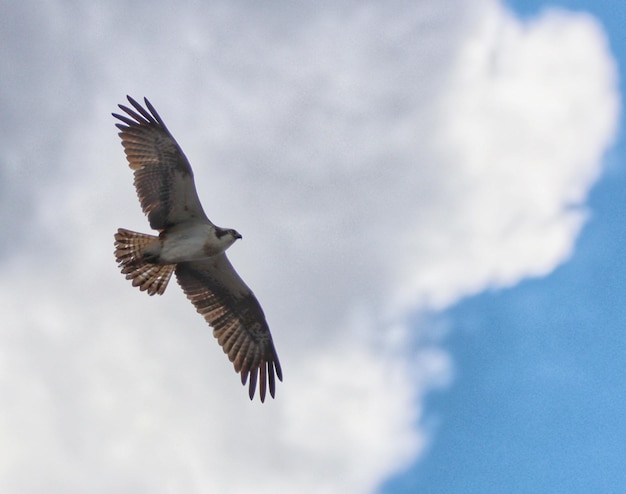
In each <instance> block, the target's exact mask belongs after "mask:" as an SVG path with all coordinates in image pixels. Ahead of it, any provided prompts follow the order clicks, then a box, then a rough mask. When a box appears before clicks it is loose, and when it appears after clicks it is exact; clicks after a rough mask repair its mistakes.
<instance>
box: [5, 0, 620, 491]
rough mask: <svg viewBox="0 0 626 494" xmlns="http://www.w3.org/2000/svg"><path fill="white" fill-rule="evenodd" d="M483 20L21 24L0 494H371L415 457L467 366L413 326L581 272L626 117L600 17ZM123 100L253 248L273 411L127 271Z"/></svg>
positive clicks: (98, 15)
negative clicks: (565, 266) (616, 135)
mask: <svg viewBox="0 0 626 494" xmlns="http://www.w3.org/2000/svg"><path fill="white" fill-rule="evenodd" d="M467 4H468V3H467V2H455V1H452V0H450V1H448V2H446V3H445V5H444V4H443V3H442V2H440V5H439V6H437V7H428V6H427V5H428V4H427V3H426V2H424V3H423V4H419V5H417V6H413V5H411V4H410V3H407V4H403V3H402V2H398V4H397V5H396V6H395V7H396V8H393V9H390V8H382V7H378V6H376V5H366V6H358V7H356V6H350V7H348V6H347V5H343V6H337V5H335V4H328V5H327V6H320V7H319V9H312V8H308V7H298V8H296V7H290V8H289V9H287V10H281V11H279V10H278V8H277V7H271V8H270V7H268V8H267V9H268V10H263V9H262V8H260V7H254V6H252V5H246V4H245V3H243V2H242V3H236V2H235V3H226V2H225V3H224V4H219V5H211V6H210V8H209V7H208V6H198V5H192V4H185V3H182V4H180V5H178V6H177V8H176V9H172V8H171V7H169V6H168V5H167V4H166V3H156V2H152V3H151V4H150V8H147V7H145V6H143V7H142V6H140V5H137V6H134V7H133V6H128V5H125V6H124V7H123V8H122V7H121V5H120V8H119V10H115V8H114V7H113V6H114V5H115V4H111V5H112V6H111V7H103V6H99V7H96V6H92V7H90V8H85V7H78V6H76V11H75V12H71V11H69V10H68V11H65V10H64V9H66V8H69V7H66V6H64V5H61V4H55V3H52V4H51V7H50V9H51V10H50V12H47V13H46V12H44V13H40V11H38V10H37V9H29V10H27V11H25V12H24V13H22V14H19V15H17V14H16V17H15V19H16V20H15V22H14V24H13V25H14V26H15V30H14V31H13V32H11V31H10V30H9V31H8V33H9V34H6V33H5V34H3V36H4V37H3V41H4V43H3V46H4V47H5V48H4V52H3V57H4V56H5V55H6V57H7V58H6V60H9V61H10V62H11V63H10V64H7V63H3V65H2V66H0V67H1V69H0V70H1V73H0V75H2V76H3V80H4V81H8V82H7V85H8V86H7V87H8V91H10V97H9V96H6V95H5V96H4V97H2V99H1V100H0V101H1V102H2V107H3V110H5V109H6V111H7V112H8V113H9V114H10V115H12V119H13V120H14V124H13V125H12V126H11V128H10V129H7V133H6V134H4V136H3V142H2V151H1V152H2V162H3V169H2V174H3V177H4V178H7V179H8V180H9V181H10V183H11V187H10V188H9V195H8V196H7V197H8V198H9V199H3V201H4V204H10V205H14V204H16V201H18V200H19V198H20V197H22V198H24V197H25V198H27V199H22V202H24V203H25V204H26V206H24V207H21V206H20V207H14V208H13V209H12V210H11V211H10V212H9V211H7V210H6V209H5V211H7V212H6V213H5V214H4V215H3V218H6V219H7V221H9V222H11V223H14V224H15V232H16V233H15V237H16V238H17V239H19V245H20V250H19V251H15V250H13V251H12V250H11V248H12V247H11V245H12V244H0V245H3V246H4V249H5V250H4V252H5V253H6V254H5V257H4V265H3V277H2V280H0V313H2V314H3V318H4V319H5V323H4V324H3V326H4V329H3V331H2V332H1V333H0V339H1V340H2V341H1V342H0V396H1V397H2V403H6V404H7V406H3V409H2V410H0V441H1V442H2V444H5V445H7V444H9V445H11V448H6V447H5V448H3V452H2V453H0V455H1V456H0V490H2V491H3V492H41V490H42V489H43V487H42V486H45V487H46V490H63V492H66V493H73V492H84V491H85V490H89V492H111V491H114V492H121V493H123V492H133V493H137V492H151V493H159V492H207V491H215V492H249V491H251V490H253V491H254V492H265V491H268V492H270V491H271V492H290V491H295V490H297V491H298V492H304V493H306V492H315V493H318V492H369V491H372V490H374V489H375V488H376V486H377V485H378V483H379V482H381V481H382V480H383V479H384V478H385V477H386V476H388V475H390V474H391V473H393V472H395V471H397V470H398V469H400V468H402V467H403V466H405V465H406V464H407V463H408V462H410V461H411V460H412V459H414V458H415V457H416V456H417V455H419V453H420V452H421V451H422V450H423V447H424V445H425V442H426V441H427V439H428V438H427V436H426V433H425V432H424V431H423V430H422V429H421V428H420V427H419V423H420V420H421V418H422V414H423V411H422V399H423V396H424V395H425V394H426V393H427V392H428V391H429V390H431V389H432V388H434V387H438V386H442V385H445V383H446V382H447V381H448V380H449V379H450V372H451V371H450V368H451V364H450V361H449V357H448V356H447V355H446V354H445V352H443V351H442V350H441V349H439V348H438V346H437V343H438V334H439V331H438V330H432V328H431V325H430V324H428V323H424V324H421V323H420V324H417V325H416V326H417V329H416V330H415V331H409V330H408V327H407V326H408V325H409V323H408V322H407V321H408V320H409V315H410V314H411V313H412V312H414V311H420V310H422V309H427V310H431V309H438V308H441V307H445V306H447V305H449V304H451V303H454V302H455V301H456V300H458V299H459V298H461V297H463V296H464V295H467V294H469V293H474V292H477V291H480V290H482V289H484V288H486V287H488V286H494V285H495V286H500V285H510V284H513V283H515V282H517V281H518V280H520V279H522V278H523V277H525V276H529V275H537V274H542V273H545V272H548V271H549V270H551V269H552V268H553V267H554V266H555V265H557V264H558V263H559V262H562V261H563V260H564V259H565V258H566V256H567V255H568V252H569V251H570V250H571V247H572V243H573V241H574V240H575V236H576V233H577V231H578V229H579V228H580V225H581V221H582V220H583V219H584V210H583V209H582V206H583V203H584V199H585V195H586V193H587V191H588V189H589V187H590V185H591V183H592V182H593V180H594V178H595V177H596V176H597V174H598V173H599V169H600V168H599V160H600V157H601V154H602V152H603V150H604V149H605V147H606V146H607V144H608V142H609V141H610V138H611V136H612V132H613V128H614V126H615V117H616V115H615V112H616V108H617V103H616V98H617V96H616V94H615V90H614V84H615V81H614V68H613V66H612V62H611V59H610V57H609V55H608V51H607V48H606V46H605V45H604V41H603V38H602V33H601V30H600V29H599V28H598V26H597V25H596V24H595V23H594V22H593V21H592V19H590V18H588V17H585V16H581V15H572V14H569V13H566V12H557V11H555V12H552V13H548V14H545V15H543V16H542V17H541V18H540V19H538V20H535V21H532V22H530V23H528V24H522V23H520V21H519V20H517V19H516V18H514V17H512V16H511V15H510V14H509V13H507V12H506V11H505V10H503V9H501V8H500V7H499V6H498V5H497V4H495V3H492V2H475V4H473V5H472V6H471V7H472V8H471V10H470V9H469V7H468V5H467ZM15 8H20V7H15ZM465 9H467V10H465ZM11 12H16V11H15V10H14V9H13V8H12V10H11ZM26 12H27V13H26ZM166 25H167V26H168V28H167V29H165V27H164V26H166ZM25 28H27V29H25ZM24 32H29V33H31V36H32V37H33V39H32V41H33V43H31V44H29V46H30V47H31V48H30V49H29V51H28V52H26V53H25V54H24V55H23V58H22V59H20V56H18V53H21V52H20V46H21V41H20V40H21V39H22V37H21V36H22V33H24ZM5 38H6V39H5ZM20 60H23V61H24V63H23V64H22V65H20V63H21V62H20ZM16 68H20V69H23V70H22V71H20V70H17V73H18V74H23V75H24V77H23V78H21V79H20V76H19V75H18V76H16V75H15V73H16V70H15V69H16ZM9 73H10V74H13V75H11V77H9V76H8V75H7V74H9ZM45 73H50V77H46V78H44V77H36V75H37V74H45ZM5 75H7V77H4V76H5ZM125 93H129V94H132V95H134V96H136V97H140V96H142V95H144V94H145V95H148V96H149V97H150V98H151V100H152V102H153V103H154V104H155V106H156V107H157V109H158V110H159V111H160V113H161V115H162V117H163V118H164V119H165V120H166V122H167V123H168V126H169V127H170V129H171V130H172V131H173V133H174V135H175V136H176V137H177V138H178V140H179V142H180V143H181V144H182V145H183V147H184V149H185V151H186V153H187V156H188V157H189V158H190V159H191V161H192V164H193V165H194V168H195V172H196V181H197V184H198V188H199V191H200V195H201V197H202V199H203V202H204V205H205V209H206V210H207V211H208V212H209V215H210V217H211V218H212V219H213V220H214V221H216V222H217V223H218V224H222V225H224V226H234V227H236V228H237V229H238V230H240V231H241V232H243V234H244V241H243V242H241V243H238V244H237V245H236V246H235V247H233V249H232V252H231V254H230V255H231V258H232V259H233V262H234V263H235V265H236V266H237V267H238V269H239V271H240V272H241V274H242V276H244V278H245V279H246V280H247V281H248V282H249V284H250V285H251V286H252V287H253V289H254V290H255V292H256V293H257V295H258V296H259V298H260V299H261V302H262V304H263V305H264V307H265V310H266V313H267V314H268V318H269V321H270V324H271V326H272V328H273V332H274V336H275V341H276V345H277V348H278V351H279V353H280V356H281V362H282V363H283V368H284V371H285V382H284V383H281V384H280V386H279V388H278V391H277V399H276V400H275V401H271V402H270V403H265V404H264V405H260V404H258V403H249V402H248V399H247V395H246V393H245V389H243V388H242V387H241V386H239V385H238V379H237V376H235V375H234V373H233V371H232V368H231V366H230V364H228V362H227V360H226V358H225V357H224V356H223V354H222V352H221V350H220V349H219V348H218V346H217V345H216V344H215V343H214V342H213V340H212V337H211V336H210V330H209V329H208V328H206V327H205V326H204V324H203V321H202V319H201V318H200V317H199V316H198V315H197V314H195V312H194V310H193V308H192V307H191V306H190V304H188V302H187V301H186V300H185V299H184V296H183V295H182V293H181V292H180V290H179V289H178V288H177V287H176V286H175V284H173V285H172V286H171V287H170V288H169V289H168V292H167V293H166V294H165V295H164V296H163V297H162V298H149V297H147V296H145V295H144V294H142V293H139V292H138V291H137V290H136V289H134V288H133V287H132V286H130V284H129V283H128V282H126V281H125V280H124V279H123V277H122V276H121V275H120V274H119V273H118V272H117V269H116V267H115V265H114V262H113V256H112V233H113V232H114V230H115V228H117V227H118V226H125V227H128V228H134V229H138V230H144V231H147V229H148V226H147V222H146V221H145V219H144V218H143V217H142V215H141V212H140V210H139V207H138V204H137V201H136V199H135V197H134V191H133V190H132V178H131V172H130V171H129V170H128V169H127V168H126V166H125V165H124V158H123V153H122V150H121V147H120V146H119V143H118V142H117V141H118V140H117V137H116V135H115V129H114V127H113V119H112V118H111V117H110V116H109V113H110V112H111V111H113V110H114V109H115V108H114V105H115V103H117V102H120V100H121V96H122V95H123V94H125ZM31 95H36V97H35V99H34V100H33V99H31ZM4 113H5V112H4V111H3V114H4ZM33 116H36V118H33ZM33 143H35V145H34V144H33ZM7 213H8V214H7ZM16 214H18V215H19V217H20V220H21V221H20V222H19V223H17V222H15V221H14V220H13V219H11V218H13V217H15V215H16ZM398 300H400V301H401V303H402V305H398V304H397V302H398ZM390 307H391V309H390ZM398 307H400V308H398ZM429 328H431V329H429ZM414 329H415V328H414ZM33 471H37V473H38V474H37V476H33V473H32V472H33Z"/></svg>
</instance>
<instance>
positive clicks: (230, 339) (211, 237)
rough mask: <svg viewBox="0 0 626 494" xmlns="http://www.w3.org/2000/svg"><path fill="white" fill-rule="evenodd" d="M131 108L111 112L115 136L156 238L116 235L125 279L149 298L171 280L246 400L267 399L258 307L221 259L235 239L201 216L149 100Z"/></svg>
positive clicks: (274, 371) (266, 355)
mask: <svg viewBox="0 0 626 494" xmlns="http://www.w3.org/2000/svg"><path fill="white" fill-rule="evenodd" d="M128 101H129V103H130V104H131V106H132V107H133V109H131V108H129V107H126V106H124V105H119V107H120V109H121V110H122V111H124V113H126V115H120V114H117V113H113V116H114V117H115V118H117V119H118V120H120V121H121V122H122V123H117V124H116V126H117V127H118V128H119V129H120V133H119V136H120V137H121V139H122V146H124V151H125V153H126V158H127V159H128V163H129V165H130V168H131V169H132V170H134V175H135V188H136V189H137V196H138V197H139V202H140V203H141V208H142V209H143V211H144V213H145V214H146V215H147V217H148V221H149V222H150V226H151V227H152V228H153V229H154V230H158V232H159V235H158V236H154V235H147V234H144V233H137V232H132V231H130V230H125V229H123V228H120V229H118V231H117V233H116V234H115V257H116V260H117V262H118V263H119V266H120V268H121V270H122V273H123V274H125V275H126V279H128V280H131V281H132V283H133V286H137V287H139V289H140V290H142V291H147V292H148V294H150V295H154V294H155V293H156V294H159V295H161V294H162V293H163V292H164V291H165V288H166V287H167V284H168V282H169V280H170V278H171V276H172V273H175V274H176V279H177V280H178V284H179V285H180V286H181V287H182V289H183V291H184V292H185V295H187V298H188V299H189V300H190V301H191V303H192V304H193V305H194V306H195V307H196V310H197V311H198V312H199V313H200V314H201V315H202V316H203V317H204V319H205V320H206V322H207V323H209V325H210V326H211V327H212V328H213V335H214V336H215V337H216V338H217V341H218V343H219V344H220V345H221V347H222V349H223V350H224V352H225V353H226V354H227V355H228V358H229V359H230V361H231V362H232V363H233V365H234V367H235V371H237V372H239V373H240V374H241V382H242V383H243V384H244V385H245V384H246V382H249V384H248V387H249V395H250V399H252V398H253V397H254V393H255V390H256V388H257V383H258V387H259V395H260V398H261V401H265V395H266V391H267V389H268V387H269V393H270V395H271V396H272V398H273V397H274V394H275V392H276V377H278V379H280V380H281V381H282V378H283V376H282V370H281V368H280V362H279V361H278V355H277V354H276V349H275V348H274V343H273V341H272V335H271V334H270V330H269V327H268V325H267V322H266V320H265V315H264V314H263V309H261V306H260V304H259V302H258V300H257V299H256V297H255V296H254V293H252V291H251V290H250V288H248V286H247V285H246V284H245V283H244V281H243V280H242V279H241V278H240V277H239V275H238V274H237V272H236V271H235V269H234V268H233V266H232V265H231V263H230V261H229V260H228V258H227V257H226V253H225V251H226V249H228V248H229V247H230V246H231V245H232V244H233V243H234V242H235V241H236V240H237V239H240V238H241V235H240V234H239V233H238V232H237V231H235V230H233V229H229V228H220V227H218V226H215V225H214V224H213V223H211V221H210V220H209V219H208V217H207V216H206V214H205V213H204V210H203V209H202V205H201V204H200V199H199V198H198V193H197V192H196V186H195V183H194V180H193V172H192V170H191V165H190V164H189V161H188V160H187V158H186V157H185V155H184V153H183V151H182V149H181V148H180V146H179V145H178V144H177V143H176V141H175V140H174V138H173V137H172V135H171V134H170V132H169V131H168V130H167V127H166V126H165V124H164V123H163V120H162V119H161V117H160V116H159V114H158V113H157V112H156V110H155V109H154V107H153V106H152V105H151V104H150V102H149V101H148V100H147V99H145V98H144V102H145V105H146V107H145V108H144V107H142V106H141V105H140V104H139V103H137V101H135V100H134V99H133V98H131V97H130V96H128Z"/></svg>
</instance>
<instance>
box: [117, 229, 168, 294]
mask: <svg viewBox="0 0 626 494" xmlns="http://www.w3.org/2000/svg"><path fill="white" fill-rule="evenodd" d="M157 240H158V237H155V236H154V235H147V234H145V233H138V232H133V231H131V230H126V229H124V228H119V229H118V230H117V233H116V234H115V260H116V261H117V263H118V265H119V267H120V268H121V270H122V274H125V275H126V279H127V280H131V281H132V283H133V286H136V287H139V289H140V290H141V291H142V292H143V291H147V292H148V295H154V294H155V293H156V294H159V295H162V294H163V292H164V291H165V289H166V288H167V284H168V282H169V281H170V278H171V277H172V273H173V272H174V269H175V268H176V264H154V263H150V262H147V261H144V260H143V250H144V248H146V247H148V246H149V245H150V244H152V243H153V242H155V241H157Z"/></svg>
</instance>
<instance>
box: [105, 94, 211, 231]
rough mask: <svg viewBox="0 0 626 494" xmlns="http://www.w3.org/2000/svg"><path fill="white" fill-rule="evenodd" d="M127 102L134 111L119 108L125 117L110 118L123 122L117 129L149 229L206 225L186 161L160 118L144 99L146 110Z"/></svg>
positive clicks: (116, 115)
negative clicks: (188, 222)
mask: <svg viewBox="0 0 626 494" xmlns="http://www.w3.org/2000/svg"><path fill="white" fill-rule="evenodd" d="M128 101H129V102H130V104H131V105H132V106H133V108H134V109H135V110H136V111H133V110H132V109H130V108H128V107H126V106H124V105H119V107H120V109H121V110H123V111H124V112H125V113H126V114H127V115H128V116H126V115H119V114H117V113H113V116H114V117H115V118H117V119H119V120H121V121H122V122H123V124H121V123H118V124H116V126H117V128H118V129H120V131H121V132H120V133H119V136H120V137H121V138H122V146H124V151H125V152H126V158H127V159H128V163H129V165H130V167H131V168H132V169H133V170H134V172H135V188H136V189H137V196H138V197H139V202H140V203H141V207H142V209H143V211H144V213H145V214H146V215H147V216H148V221H149V222H150V226H151V227H152V228H153V229H155V230H163V229H165V228H166V227H169V226H173V225H175V224H177V223H182V222H185V221H193V220H194V219H198V220H200V221H209V220H208V218H207V216H206V214H205V213H204V210H203V209H202V205H201V204H200V199H198V193H197V192H196V186H195V184H194V180H193V172H192V170H191V166H190V165H189V161H188V160H187V158H186V157H185V154H184V153H183V151H182V149H181V148H180V146H179V145H178V144H177V143H176V141H175V140H174V138H173V137H172V135H171V134H170V133H169V131H168V130H167V127H165V124H164V123H163V120H161V117H160V116H159V114H158V113H157V112H156V110H155V109H154V107H153V106H152V105H151V104H150V102H149V101H148V100H147V99H145V98H144V102H145V104H146V108H147V110H146V109H145V108H143V107H142V106H141V105H140V104H139V103H137V102H136V101H135V100H134V99H133V98H131V97H130V96H128ZM129 117H130V118H129Z"/></svg>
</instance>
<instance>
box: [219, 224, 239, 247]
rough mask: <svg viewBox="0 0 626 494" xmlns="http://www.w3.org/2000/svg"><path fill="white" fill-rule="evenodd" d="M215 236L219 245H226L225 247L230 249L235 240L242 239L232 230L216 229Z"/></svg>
mask: <svg viewBox="0 0 626 494" xmlns="http://www.w3.org/2000/svg"><path fill="white" fill-rule="evenodd" d="M215 235H216V236H217V238H218V239H219V241H220V242H221V243H223V244H225V245H226V247H230V246H231V245H233V244H234V243H235V241H236V240H238V239H240V238H242V237H241V234H240V233H239V232H238V231H237V230H233V229H232V228H216V229H215Z"/></svg>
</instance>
